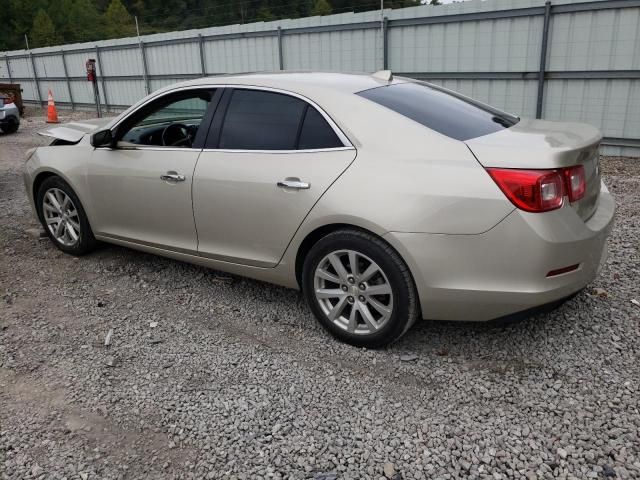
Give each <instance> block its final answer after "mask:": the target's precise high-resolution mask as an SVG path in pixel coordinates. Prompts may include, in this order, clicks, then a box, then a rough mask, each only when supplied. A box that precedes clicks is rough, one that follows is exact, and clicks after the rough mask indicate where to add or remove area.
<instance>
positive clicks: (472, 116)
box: [358, 82, 519, 141]
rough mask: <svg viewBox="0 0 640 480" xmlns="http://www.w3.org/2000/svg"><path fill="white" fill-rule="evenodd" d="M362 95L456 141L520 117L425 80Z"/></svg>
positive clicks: (489, 130) (485, 133) (507, 123)
mask: <svg viewBox="0 0 640 480" xmlns="http://www.w3.org/2000/svg"><path fill="white" fill-rule="evenodd" d="M358 95H360V96H361V97H364V98H367V99H369V100H371V101H373V102H376V103H378V104H380V105H382V106H384V107H387V108H389V109H391V110H393V111H394V112H397V113H400V114H402V115H404V116H405V117H408V118H410V119H411V120H415V121H416V122H418V123H421V124H422V125H424V126H425V127H428V128H430V129H432V130H435V131H436V132H439V133H442V134H443V135H446V136H448V137H451V138H455V139H456V140H462V141H464V140H470V139H472V138H476V137H481V136H483V135H488V134H490V133H495V132H497V131H500V130H503V129H505V128H509V127H512V126H513V125H515V124H516V123H517V122H518V120H519V119H518V117H514V116H512V115H509V114H508V113H504V112H501V111H499V110H497V109H494V108H491V107H489V106H487V105H483V104H481V103H479V102H474V101H473V100H470V99H468V98H465V97H462V96H458V95H456V94H454V93H453V92H449V91H447V90H444V89H440V88H437V87H435V86H432V85H428V84H425V83H420V82H416V83H400V84H395V85H389V86H385V87H377V88H373V89H370V90H365V91H362V92H359V93H358Z"/></svg>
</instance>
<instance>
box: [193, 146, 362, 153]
mask: <svg viewBox="0 0 640 480" xmlns="http://www.w3.org/2000/svg"><path fill="white" fill-rule="evenodd" d="M346 150H355V147H332V148H307V149H304V150H241V149H233V148H204V149H202V151H203V152H219V153H273V154H284V153H287V154H289V153H321V152H341V151H346Z"/></svg>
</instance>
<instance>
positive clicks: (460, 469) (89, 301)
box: [0, 115, 640, 480]
mask: <svg viewBox="0 0 640 480" xmlns="http://www.w3.org/2000/svg"><path fill="white" fill-rule="evenodd" d="M63 116H64V115H63ZM43 127H44V124H43V121H42V118H35V117H31V119H30V121H25V123H24V124H23V125H22V128H21V130H20V131H19V133H18V134H16V135H11V136H8V135H0V252H1V256H0V295H1V298H0V478H2V479H9V478H10V479H28V478H46V479H62V478H67V479H76V478H77V479H96V478H102V479H116V478H123V479H124V478H131V479H134V478H135V479H140V478H153V479H157V478H185V479H186V478H198V479H200V478H226V479H241V478H293V479H298V478H300V479H301V478H316V479H368V478H371V479H375V480H379V479H381V478H388V477H392V478H395V479H400V478H404V479H413V478H415V479H432V478H442V479H447V478H489V479H511V478H526V479H535V478H580V479H583V478H613V477H616V478H640V452H639V448H640V438H639V432H638V431H639V427H640V413H639V403H640V402H639V398H640V373H639V372H640V369H639V366H638V353H639V350H640V348H639V347H640V335H639V333H640V327H639V325H640V307H639V306H637V305H635V304H634V303H632V301H631V300H632V299H637V300H640V286H639V281H638V280H639V274H638V271H639V266H640V260H639V245H640V244H639V241H638V238H640V215H639V213H640V161H638V160H637V159H636V160H631V159H620V158H608V159H603V171H604V173H605V181H606V182H607V184H608V185H609V188H610V190H611V191H612V192H613V194H614V195H615V196H616V199H617V202H618V205H619V209H618V213H617V218H616V226H615V230H614V232H613V235H612V238H611V240H610V252H611V255H610V258H609V261H608V264H607V265H606V267H605V268H604V270H603V271H602V274H601V276H600V277H599V278H598V279H597V280H596V281H595V282H594V283H593V285H591V286H590V287H589V289H587V291H585V292H583V293H581V294H579V295H578V296H577V297H576V298H574V299H572V300H571V301H569V302H568V303H566V304H565V305H564V306H562V307H561V308H560V309H558V310H556V311H554V312H552V313H547V314H540V315H537V316H535V317H533V318H530V319H528V320H525V321H522V322H518V323H510V324H497V325H496V324H469V323H436V322H421V323H419V324H418V325H416V327H414V328H413V329H412V330H411V331H410V332H409V333H408V334H407V335H406V337H405V338H404V339H403V340H402V341H400V342H399V343H397V344H395V345H394V346H393V347H391V348H388V349H387V350H382V351H367V350H363V349H355V348H353V347H349V346H346V345H343V344H340V343H338V342H336V341H335V340H333V339H331V338H330V337H329V336H328V335H327V334H325V333H324V331H323V330H322V329H321V328H320V327H319V325H318V324H317V323H316V321H315V320H314V319H313V318H312V316H311V314H310V313H309V311H308V310H307V308H306V307H305V305H304V302H303V299H302V298H301V295H300V294H299V293H297V292H294V291H290V290H285V289H283V288H279V287H274V286H270V285H266V284H263V283H259V282H256V281H252V280H246V279H242V278H238V277H230V276H228V275H225V274H222V273H219V272H215V271H210V270H206V269H203V268H199V267H195V266H191V265H186V264H182V263H177V262H175V261H172V260H167V259H162V258H158V257H154V256H151V255H146V254H142V253H138V252H135V251H132V250H127V249H124V248H119V247H114V246H105V247H104V248H101V249H100V250H98V251H97V252H95V253H94V254H92V255H90V256H87V257H84V258H81V259H76V258H73V257H70V256H66V255H63V254H62V253H60V252H59V251H58V250H56V249H55V248H54V247H53V246H52V245H51V244H50V243H49V242H48V241H47V240H43V239H38V238H34V236H33V235H30V234H29V233H26V232H25V231H26V230H27V229H28V228H33V227H35V226H37V225H36V224H35V222H34V220H33V218H32V216H31V214H30V210H29V207H28V204H27V200H26V196H25V194H24V191H23V185H22V179H21V176H20V175H21V168H22V163H23V155H24V151H25V150H26V149H27V148H29V147H31V146H33V145H34V144H36V143H37V142H39V141H41V140H39V138H38V137H37V136H35V134H34V132H35V131H37V130H39V129H42V128H43ZM596 289H597V290H596ZM385 475H386V476H385Z"/></svg>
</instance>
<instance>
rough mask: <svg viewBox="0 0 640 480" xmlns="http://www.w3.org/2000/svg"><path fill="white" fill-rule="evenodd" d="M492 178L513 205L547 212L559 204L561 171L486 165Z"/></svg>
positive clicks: (560, 201) (562, 178) (562, 184)
mask: <svg viewBox="0 0 640 480" xmlns="http://www.w3.org/2000/svg"><path fill="white" fill-rule="evenodd" d="M487 172H489V175H491V178H493V180H494V181H495V182H496V183H497V184H498V186H499V187H500V189H501V190H502V191H503V192H504V194H505V195H506V196H507V198H508V199H509V200H510V201H511V203H513V204H514V205H515V206H516V207H518V208H520V209H521V210H525V211H527V212H548V211H549V210H555V209H556V208H560V207H561V206H562V201H563V197H564V177H563V174H562V171H561V170H517V169H511V168H509V169H506V168H487Z"/></svg>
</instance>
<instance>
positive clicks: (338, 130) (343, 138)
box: [110, 83, 355, 153]
mask: <svg viewBox="0 0 640 480" xmlns="http://www.w3.org/2000/svg"><path fill="white" fill-rule="evenodd" d="M212 88H235V89H238V90H242V89H244V90H261V91H265V92H273V93H280V94H282V95H289V96H292V97H296V98H298V99H300V100H302V101H303V102H306V103H308V104H309V105H311V106H312V107H314V108H315V109H316V110H317V111H318V112H319V113H320V115H322V117H323V118H324V119H325V121H326V122H327V123H328V124H329V126H330V127H331V128H332V129H333V132H334V133H335V134H336V135H337V136H338V139H339V140H340V141H341V142H342V145H343V146H342V147H333V148H318V149H306V150H241V149H239V150H234V149H207V148H205V149H204V151H225V152H261V153H262V152H268V153H290V152H312V151H313V152H315V151H336V150H344V149H350V150H355V147H354V145H353V143H352V142H351V140H349V137H347V136H346V135H345V133H344V132H343V131H342V129H341V128H340V127H339V126H338V124H337V123H336V122H335V121H334V120H333V118H331V117H330V116H329V114H328V113H327V112H325V111H324V109H323V108H322V107H320V105H318V104H317V103H316V102H314V101H313V100H311V99H310V98H308V97H305V96H304V95H301V94H299V93H296V92H291V91H289V90H284V89H281V88H273V87H262V86H260V85H242V84H240V85H238V84H226V83H225V84H222V83H211V84H204V85H190V86H188V87H178V88H173V89H171V90H167V91H165V92H162V93H159V94H158V95H155V96H153V97H151V98H149V99H147V101H146V102H144V103H141V104H140V105H138V106H137V108H136V109H135V110H132V111H131V113H129V114H128V115H127V116H126V117H122V118H121V119H119V120H118V122H117V123H115V124H114V125H113V126H112V127H111V128H110V130H111V131H112V132H113V131H115V129H116V128H117V127H118V126H119V125H120V124H121V123H123V122H124V121H125V120H127V119H128V118H129V117H131V116H132V115H135V113H136V112H137V111H138V110H140V109H141V108H142V107H144V106H145V105H147V104H149V103H150V102H153V101H155V100H157V99H159V98H162V97H164V96H166V95H171V94H174V93H176V92H181V91H187V90H209V89H212ZM148 148H157V149H159V150H168V149H169V148H171V147H148ZM180 150H181V151H184V150H188V149H185V148H181V149H180Z"/></svg>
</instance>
